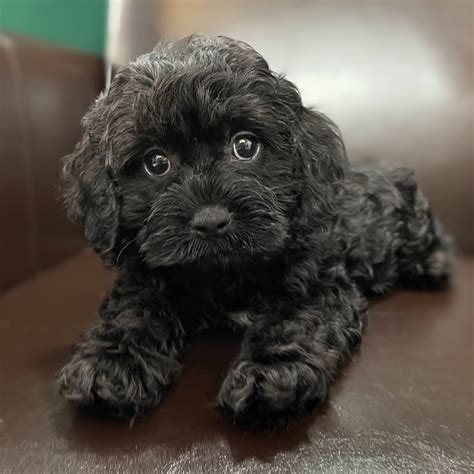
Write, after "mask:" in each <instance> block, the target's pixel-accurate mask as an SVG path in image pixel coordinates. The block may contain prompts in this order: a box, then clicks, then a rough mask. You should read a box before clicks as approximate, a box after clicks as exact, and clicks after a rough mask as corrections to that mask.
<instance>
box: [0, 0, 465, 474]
mask: <svg viewBox="0 0 474 474" xmlns="http://www.w3.org/2000/svg"><path fill="white" fill-rule="evenodd" d="M400 3H404V4H405V2H400ZM452 3H455V4H456V7H455V8H454V7H453V8H452V9H451V10H450V9H449V8H444V7H443V8H442V7H441V6H440V7H439V8H440V10H439V12H438V13H436V11H435V10H434V9H433V7H432V5H433V4H434V2H426V3H422V2H418V3H417V5H418V9H417V10H416V11H413V10H410V9H409V8H405V9H403V8H400V9H399V12H398V13H399V14H398V16H397V18H398V20H397V21H399V22H400V27H403V28H405V30H404V31H405V33H406V38H407V42H406V44H405V45H404V48H406V49H407V51H408V50H410V47H411V46H413V48H411V50H410V54H411V55H412V56H413V55H414V56H415V60H416V61H417V63H418V64H419V71H418V70H417V71H416V73H417V74H420V75H422V74H425V77H426V78H428V79H427V81H428V82H427V84H428V85H427V87H428V86H429V84H438V85H439V84H441V85H442V88H441V89H439V88H438V89H437V90H438V91H439V90H441V91H442V95H440V96H439V97H438V99H439V100H438V102H437V103H436V107H435V108H434V109H430V110H429V111H428V112H427V109H426V108H424V107H423V106H422V98H420V96H423V97H425V98H426V94H421V92H420V94H417V93H416V92H417V91H416V90H411V91H410V84H409V83H405V84H404V87H405V88H406V89H405V90H408V91H410V92H412V93H411V94H408V95H405V98H407V97H410V100H405V101H404V102H403V103H400V99H399V97H398V96H397V94H395V93H394V92H393V89H392V87H393V83H390V84H392V85H391V86H390V87H389V86H388V85H387V86H386V87H385V86H383V87H382V88H380V83H379V87H378V89H376V90H378V91H381V90H382V91H383V92H384V96H383V101H382V99H381V98H380V97H375V96H374V97H373V101H372V102H371V103H367V107H366V108H365V109H364V110H365V112H363V111H361V110H357V111H354V110H350V108H351V106H352V105H351V103H348V104H347V108H348V109H349V110H348V111H347V115H346V116H344V117H343V124H341V125H343V131H344V132H345V133H346V135H347V136H348V148H349V153H350V154H351V158H352V159H353V160H355V161H357V160H362V159H364V158H366V157H367V156H368V155H370V156H380V155H382V156H383V157H384V158H385V159H388V160H389V161H391V162H399V163H402V164H405V165H410V166H412V167H414V168H415V169H416V170H417V173H418V176H419V180H420V182H421V184H422V186H423V187H424V189H425V190H426V193H427V195H428V197H429V198H430V199H431V201H432V202H433V207H434V209H435V211H436V212H437V213H438V214H439V215H440V216H441V218H442V219H443V220H444V221H445V222H446V224H447V227H448V228H449V229H450V230H451V231H452V232H453V234H454V235H455V237H456V239H457V242H458V257H457V260H456V269H455V277H454V281H453V285H452V289H451V290H449V291H444V292H437V293H422V292H415V291H395V292H393V293H391V294H390V295H389V296H387V297H384V298H380V299H377V300H375V301H373V303H372V306H371V309H370V319H369V327H368V329H367V332H366V335H365V339H364V341H363V344H362V346H361V347H360V348H359V350H357V352H356V353H355V355H354V357H353V360H352V362H351V363H349V364H348V365H347V366H346V367H345V368H344V369H343V370H342V371H341V374H340V377H339V379H338V380H337V382H336V384H335V385H334V386H333V388H332V390H331V394H330V397H329V399H328V400H327V402H326V403H325V404H324V405H323V406H322V407H320V408H319V409H318V410H317V411H316V412H315V413H314V414H312V415H311V416H308V417H306V418H304V419H302V420H300V421H298V422H296V423H295V424H293V425H291V426H290V427H289V428H288V430H287V431H283V432H275V433H261V434H258V433H244V432H240V431H239V430H237V429H235V428H234V427H233V426H232V425H231V424H230V423H229V422H228V421H227V420H223V419H221V418H219V417H218V416H217V415H216V414H215V413H214V411H213V410H212V408H211V404H212V398H213V396H214V394H215V393H216V391H217V388H218V385H219V381H220V380H221V379H222V376H223V374H224V373H225V370H226V368H227V366H228V364H229V362H230V360H231V359H232V357H233V356H234V355H235V354H236V351H237V349H238V344H239V338H238V337H234V336H230V335H222V334H209V335H205V336H203V337H202V339H201V340H200V341H198V342H197V343H196V345H195V346H194V348H193V349H191V350H190V351H189V352H188V353H187V354H186V355H185V356H184V360H183V363H184V371H183V374H182V377H181V378H180V380H179V382H178V383H177V384H176V386H175V387H173V388H172V389H171V390H170V392H169V394H168V395H167V397H166V398H165V399H164V400H163V402H162V404H161V406H160V407H158V408H157V409H155V410H153V411H152V412H151V413H150V414H149V415H148V416H147V417H145V418H143V419H140V420H137V421H136V422H135V424H133V425H129V424H127V423H122V422H115V421H110V420H104V419H98V418H96V417H94V416H92V415H91V414H89V413H86V412H84V411H82V410H78V409H76V408H74V407H72V406H70V405H68V404H66V403H65V402H64V401H63V400H61V399H60V397H59V396H58V394H57V392H56V389H55V386H54V382H53V379H54V374H55V372H56V371H57V369H58V368H59V367H60V365H61V364H62V363H63V361H64V360H65V359H66V357H67V355H68V351H69V347H70V346H71V344H73V343H74V342H75V341H77V339H78V337H79V334H80V333H81V332H83V331H84V330H85V329H86V328H87V327H89V326H90V324H92V322H93V321H94V319H95V317H96V316H95V313H96V308H97V305H98V304H99V301H100V299H101V297H102V296H103V294H104V293H105V291H106V290H107V288H108V287H110V284H111V281H112V278H113V275H111V274H110V273H109V272H106V271H105V270H104V269H103V267H102V265H101V263H100V262H99V261H98V259H97V257H95V256H94V255H93V253H92V252H91V250H89V249H87V248H86V249H83V250H81V251H80V252H79V253H77V254H76V255H75V256H73V257H71V258H67V259H64V260H63V261H62V263H60V264H59V265H56V266H54V267H52V268H49V269H44V267H45V266H47V265H48V264H51V263H53V262H57V261H58V260H59V259H61V258H63V257H64V255H67V254H69V253H71V252H73V251H74V249H77V248H78V247H80V246H82V241H81V240H80V239H79V237H78V235H79V234H78V230H77V229H74V228H71V227H69V226H67V224H66V223H65V221H64V220H63V219H62V217H60V216H62V214H61V211H60V209H59V206H58V205H57V203H56V202H55V201H54V197H53V195H54V191H53V189H54V183H55V180H56V175H57V170H58V161H57V160H58V158H59V156H60V155H62V154H63V153H65V152H67V151H68V150H69V149H71V148H72V146H73V143H74V140H75V138H76V137H77V133H78V128H77V127H78V122H79V118H80V116H81V115H82V113H83V112H84V110H85V108H86V107H87V104H88V103H89V102H90V101H91V100H92V98H93V96H94V95H95V94H96V93H97V91H98V90H99V89H100V87H101V85H102V83H101V80H102V75H101V65H100V64H99V62H98V60H96V59H94V58H89V57H86V56H82V55H77V54H76V53H72V52H67V51H61V50H58V49H56V48H52V47H46V46H44V45H38V44H35V43H31V42H29V41H26V40H23V39H20V38H15V37H11V36H4V35H2V36H0V78H1V80H2V87H1V94H2V105H1V108H0V121H1V122H0V124H1V137H2V142H1V145H0V146H1V148H0V153H1V155H0V167H1V173H0V184H1V188H0V191H1V192H2V195H1V199H0V206H2V207H1V210H2V219H1V226H2V228H1V231H2V234H1V239H2V240H1V248H0V252H1V263H2V267H1V268H0V276H1V281H2V285H3V286H4V287H5V286H6V285H7V284H11V283H14V282H16V283H17V285H16V286H15V287H13V288H10V289H8V290H5V291H4V292H3V294H2V295H1V296H0V471H1V472H15V473H16V472H35V473H36V472H41V473H43V472H61V473H62V472H193V473H194V472H206V473H207V472H212V473H214V472H215V473H220V472H282V473H283V472H295V473H296V472H297V473H300V472H301V473H302V472H472V471H473V470H474V452H473V442H474V433H473V420H472V417H473V413H472V412H473V403H474V394H473V374H474V371H473V364H474V344H473V311H472V307H473V297H472V290H473V285H472V283H473V282H472V279H473V270H474V258H473V256H472V251H473V249H474V242H473V231H472V203H473V202H474V200H473V191H472V159H473V153H474V150H473V147H474V143H473V137H472V135H473V118H474V112H473V108H472V105H473V102H472V101H473V97H474V85H473V78H472V67H473V62H474V53H473V46H472V36H471V35H472V33H473V23H472V15H471V16H470V14H471V13H472V10H471V7H470V4H469V2H464V3H463V2H452ZM384 5H385V4H383V3H380V4H379V3H377V4H376V5H372V6H373V9H374V10H376V12H377V15H378V16H379V17H380V18H381V20H380V21H382V20H384V21H390V18H392V14H393V12H392V11H388V10H389V9H388V7H384ZM423 5H425V6H424V7H423ZM460 6H461V7H462V8H461V7H460ZM351 8H352V7H351ZM423 8H425V10H423ZM349 11H351V12H352V11H353V10H351V9H350V8H349ZM322 12H323V13H325V15H326V16H324V15H323V18H324V21H328V18H327V14H328V13H327V9H323V10H322ZM384 15H385V16H386V17H384ZM350 18H351V16H350V15H349V14H348V15H347V16H346V17H345V20H346V21H348V22H349V23H350ZM359 20H360V18H359ZM315 21H317V20H315ZM372 21H373V17H370V15H369V16H368V17H367V22H369V24H370V25H372V23H370V22H372ZM371 31H372V34H373V35H375V34H376V33H374V30H373V28H372V30H371ZM377 31H378V32H379V33H380V38H378V40H379V46H380V47H377V48H372V49H368V51H367V55H366V56H365V58H364V61H365V62H366V63H371V62H372V63H377V61H381V60H382V58H381V57H380V54H383V55H391V54H394V53H395V52H394V51H393V50H391V49H390V48H391V47H393V42H387V41H386V39H385V36H384V29H383V28H380V29H379V30H377ZM420 37H422V38H423V42H422V44H423V45H424V48H420V47H419V44H418V43H417V47H415V45H411V43H410V41H415V39H417V40H418V39H419V38H420ZM372 39H374V38H372ZM334 47H337V45H334ZM328 48H331V45H326V47H325V49H324V54H328ZM314 54H320V53H318V50H315V53H314ZM321 54H322V53H321ZM397 54H399V55H400V51H397ZM400 57H401V58H402V57H403V54H401V55H400ZM427 57H429V58H433V57H435V58H436V61H435V63H436V68H431V69H430V68H429V65H430V64H431V63H430V61H427V59H426V58H427ZM412 59H413V58H412ZM348 64H349V69H350V68H357V61H354V60H352V61H348ZM403 67H404V62H403V60H402V59H401V60H400V68H403ZM423 68H428V69H423ZM349 72H351V71H349ZM352 72H354V71H352ZM387 74H388V73H387ZM387 74H386V73H385V72H384V70H383V69H382V70H381V71H379V74H378V75H377V77H376V78H374V80H377V81H380V80H384V79H385V80H387V81H388V80H389V79H390V78H389V77H387ZM430 81H431V82H430ZM388 83H389V81H388V82H387V84H388ZM425 92H426V91H425ZM336 96H337V94H336ZM378 102H383V105H384V106H383V107H378V106H377V104H378ZM390 105H392V107H390ZM425 105H426V104H425ZM341 110H344V107H341ZM394 110H395V112H394ZM353 112H357V113H353ZM372 113H375V114H376V115H377V121H378V122H379V125H380V127H383V130H384V140H380V134H378V135H377V133H375V132H374V129H373V128H371V127H374V126H375V124H374V122H373V121H371V120H370V114H372ZM366 115H367V116H369V118H367V116H366ZM350 117H353V118H352V119H351V118H350ZM404 124H406V125H405V126H404ZM369 125H370V126H369ZM380 127H379V129H378V130H379V131H380ZM420 137H422V138H423V139H420ZM78 239H79V240H78ZM38 271H39V273H38ZM34 272H36V275H35V276H33V277H32V278H29V279H27V280H25V281H23V282H21V283H18V282H19V280H20V279H21V278H24V277H25V276H28V275H31V274H32V273H34Z"/></svg>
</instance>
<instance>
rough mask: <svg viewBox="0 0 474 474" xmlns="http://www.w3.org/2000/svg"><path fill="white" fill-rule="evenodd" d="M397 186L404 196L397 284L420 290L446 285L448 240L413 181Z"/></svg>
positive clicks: (449, 262) (450, 253) (449, 269)
mask: <svg viewBox="0 0 474 474" xmlns="http://www.w3.org/2000/svg"><path fill="white" fill-rule="evenodd" d="M410 178H411V179H408V180H407V181H405V182H403V183H397V184H398V188H399V189H400V190H401V192H402V194H403V195H404V197H405V200H406V203H407V208H406V209H405V212H404V214H405V216H404V217H405V229H404V230H405V232H404V234H405V239H406V241H405V244H404V245H403V246H402V247H401V248H400V249H399V255H398V259H399V268H400V272H399V283H400V285H401V286H405V287H411V288H419V289H438V288H444V287H446V286H448V284H449V279H450V276H451V273H452V261H453V245H452V239H451V237H450V236H449V235H448V234H446V232H445V231H444V230H443V228H442V226H441V224H440V223H439V221H438V220H437V219H436V218H435V217H434V216H433V214H432V212H431V209H430V207H429V204H428V201H427V199H426V198H425V196H424V195H423V194H422V192H421V191H420V189H419V188H418V186H417V184H416V181H415V178H414V177H413V176H410Z"/></svg>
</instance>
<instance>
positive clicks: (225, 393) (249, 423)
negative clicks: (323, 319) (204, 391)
mask: <svg viewBox="0 0 474 474" xmlns="http://www.w3.org/2000/svg"><path fill="white" fill-rule="evenodd" d="M327 386H328V377H327V376H325V374H324V373H322V372H320V371H318V370H317V369H316V368H314V367H311V366H310V365H308V364H306V363H305V362H300V361H293V362H282V363H278V362H276V363H275V364H271V365H270V364H259V363H256V362H252V361H239V362H238V363H237V364H235V365H234V366H233V367H232V368H231V370H230V371H229V373H228V374H227V376H226V378H225V380H224V382H223V384H222V387H221V389H220V391H219V394H218V396H217V401H216V402H217V407H218V408H219V409H220V410H221V411H222V412H223V413H224V414H225V415H227V416H230V417H231V418H232V419H233V420H234V422H235V423H236V424H237V425H239V426H241V427H243V428H250V429H275V428H281V427H284V426H286V425H287V423H288V421H289V420H290V419H292V418H295V417H297V416H300V415H302V414H305V413H307V412H309V411H310V410H311V409H313V408H314V407H315V406H316V405H317V404H318V403H320V402H322V401H323V400H324V399H325V398H326V394H327Z"/></svg>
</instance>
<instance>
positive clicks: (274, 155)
mask: <svg viewBox="0 0 474 474" xmlns="http://www.w3.org/2000/svg"><path fill="white" fill-rule="evenodd" d="M83 128H84V133H83V137H82V139H81V141H80V142H79V144H78V145H77V147H76V149H75V151H74V152H73V153H72V154H71V155H69V156H67V157H66V158H65V159H64V170H63V187H64V195H65V200H66V205H67V208H68V210H69V213H70V216H71V217H72V218H73V219H75V220H79V221H80V222H81V223H83V225H84V227H85V233H86V236H87V237H88V239H89V240H90V242H91V244H92V246H93V247H94V249H95V250H96V251H97V252H98V253H99V255H100V256H101V257H102V259H103V260H104V262H105V264H106V265H108V266H109V267H117V268H118V277H117V281H116V283H115V287H114V288H113V290H112V291H111V292H110V294H109V295H108V296H107V297H106V299H105V301H104V302H103V304H102V305H101V308H100V311H99V312H100V320H99V323H98V324H97V326H96V327H94V328H93V329H92V330H91V331H89V332H88V333H87V334H85V335H84V337H83V339H82V341H81V342H80V343H79V344H78V345H77V346H76V347H75V349H74V351H73V354H72V357H71V359H70V360H69V362H68V363H67V364H66V365H65V366H64V367H63V368H62V370H61V371H60V373H59V375H58V382H59V386H60V390H61V392H62V394H63V395H64V396H65V397H66V398H67V399H69V400H72V401H74V402H78V403H80V404H85V405H94V406H99V407H101V408H103V409H106V410H107V411H108V412H110V413H113V414H117V415H120V416H134V415H136V414H140V413H141V412H143V411H144V410H145V409H147V408H149V407H152V406H154V405H156V404H157V403H158V402H159V401H160V398H161V396H162V394H163V392H164V390H165V389H166V387H167V386H169V384H170V383H172V381H173V380H174V379H175V377H176V376H177V375H178V373H179V371H180V363H179V362H178V360H179V356H180V351H181V349H182V347H183V345H184V344H185V342H186V341H187V340H188V339H189V338H190V337H192V336H193V335H194V334H195V333H196V332H198V331H200V330H202V329H203V328H206V327H210V326H223V325H224V326H225V325H231V326H233V327H241V328H243V329H245V334H244V340H243V344H242V349H241V351H240V354H239V355H238V357H237V359H236V360H235V361H234V363H233V364H232V367H231V368H230V370H229V373H228V374H227V376H226V378H225V380H224V381H223V384H222V387H221V389H220V391H219V393H218V396H217V401H216V404H217V406H218V407H219V408H220V409H221V410H222V411H223V412H224V413H226V414H228V415H230V416H231V417H232V418H233V419H234V421H235V422H236V423H238V424H242V425H244V426H257V427H274V426H280V425H282V424H284V423H286V422H287V420H288V419H289V418H291V417H293V416H295V415H301V414H303V413H305V412H307V411H308V410H310V409H311V408H313V407H314V406H315V405H317V404H318V403H319V402H321V401H322V400H324V399H325V397H326V395H327V392H328V388H329V385H330V383H331V380H332V379H333V378H334V376H335V373H336V371H337V368H338V366H339V365H340V364H341V363H342V362H344V361H345V360H347V359H348V358H349V357H350V353H351V349H352V348H353V347H354V346H355V345H356V344H357V343H358V342H359V340H360V338H361V334H362V331H363V328H364V325H365V322H366V306H367V304H366V299H365V296H364V295H368V294H379V293H382V292H385V291H386V290H388V289H389V288H391V287H393V286H394V285H400V284H401V285H408V286H420V287H429V288H431V287H437V286H440V285H443V284H444V283H445V282H446V280H447V278H448V276H449V272H450V258H449V256H450V252H449V245H448V242H449V240H448V239H447V237H446V236H445V235H444V233H443V231H442V230H441V227H440V225H439V223H438V222H437V221H436V220H435V219H434V218H433V216H432V214H431V212H430V208H429V206H428V203H427V201H426V199H425V198H424V196H423V195H422V194H421V192H420V191H419V189H418V187H417V184H416V181H415V179H414V177H413V174H412V173H411V172H409V171H407V170H404V169H364V168H351V167H350V166H349V163H348V161H347V158H346V153H345V149H344V145H343V142H342V139H341V136H340V133H339V131H338V129H337V128H336V126H335V125H334V124H333V123H332V122H331V121H330V120H329V119H328V118H327V117H325V116H324V115H322V114H320V113H318V112H316V111H313V110H310V109H308V108H306V107H304V106H303V105H302V103H301V99H300V96H299V93H298V91H297V89H296V87H295V86H294V85H293V84H291V83H290V82H289V81H288V80H286V79H285V78H284V77H282V76H280V75H278V74H275V73H274V72H272V71H271V70H270V69H269V67H268V65H267V63H266V61H265V60H264V59H263V58H262V57H261V56H260V55H259V54H258V53H257V52H255V51H254V50H253V49H252V48H251V47H250V46H248V45H247V44H245V43H242V42H238V41H234V40H231V39H229V38H224V37H204V36H197V35H193V36H190V37H187V38H183V39H180V40H174V41H165V42H162V43H160V44H159V45H158V46H157V48H156V49H155V50H154V51H153V52H151V53H149V54H145V55H143V56H141V57H140V58H138V59H137V60H136V61H134V62H132V63H130V64H128V65H127V66H125V67H123V68H121V69H120V70H119V72H118V73H117V75H116V76H115V78H114V80H113V82H112V85H111V87H110V90H109V91H108V92H107V93H105V94H102V95H101V96H100V97H99V98H98V99H97V101H96V102H95V104H94V105H93V106H92V107H91V109H90V111H89V112H88V113H87V115H86V116H85V117H84V120H83ZM241 130H246V131H251V132H252V133H254V134H255V135H256V136H257V137H258V138H259V140H260V141H261V143H262V151H261V153H260V155H259V156H258V157H257V158H256V159H255V160H254V161H252V162H239V161H236V160H234V159H232V156H231V146H230V139H231V137H232V136H233V135H234V133H236V132H238V131H241ZM154 147H159V149H160V150H164V153H166V154H167V156H168V157H169V158H170V160H171V162H172V169H171V172H170V173H169V174H168V175H166V176H165V177H163V178H156V177H152V176H150V175H149V174H148V173H146V172H145V170H144V167H143V159H144V156H146V154H147V150H149V149H150V148H154ZM206 206H207V207H208V208H209V209H213V208H215V206H220V208H225V209H226V210H227V211H228V212H229V215H231V217H232V220H231V223H230V225H229V226H228V227H227V229H226V232H225V233H224V234H223V235H221V236H220V237H219V238H202V236H197V235H196V233H195V232H192V229H191V222H192V220H193V217H194V216H195V215H196V213H197V212H198V211H199V210H201V209H202V208H204V207H206ZM209 212H210V211H209Z"/></svg>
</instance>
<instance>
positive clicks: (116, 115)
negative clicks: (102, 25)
mask: <svg viewBox="0 0 474 474" xmlns="http://www.w3.org/2000/svg"><path fill="white" fill-rule="evenodd" d="M345 168H346V157H345V152H344V147H343V145H342V142H341V140H340V138H339V135H338V133H337V130H336V129H335V127H334V126H333V124H332V123H331V122H330V121H329V120H328V119H327V118H325V117H324V116H322V115H321V114H317V113H315V112H313V111H310V110H308V109H306V108H305V107H303V105H302V103H301V99H300V96H299V93H298V91H297V89H296V87H295V86H294V85H293V84H291V83H290V82H289V81H287V80H286V79H284V78H283V77H281V76H279V75H277V74H275V73H273V72H272V71H271V70H270V69H269V67H268V65H267V63H266V61H265V60H264V59H263V58H262V57H261V56H260V55H259V54H258V53H257V52H256V51H254V50H253V49H252V48H251V47H250V46H248V45H247V44H245V43H242V42H238V41H234V40H231V39H229V38H224V37H202V36H191V37H187V38H184V39H180V40H175V41H168V42H163V43H160V44H159V45H158V46H157V48H156V49H155V50H154V51H153V52H151V53H149V54H145V55H143V56H141V57H140V58H138V59H137V60H136V61H134V62H132V63H130V64H129V65H127V66H125V67H123V68H122V69H120V70H119V71H118V73H117V75H116V76H115V78H114V80H113V82H112V84H111V86H110V89H109V90H108V92H107V93H106V94H103V95H101V96H100V97H99V98H98V99H97V101H96V102H95V104H94V105H93V106H92V107H91V109H90V110H89V112H88V113H87V114H86V116H85V117H84V119H83V136H82V139H81V140H80V142H79V143H78V145H77V146H76V149H75V150H74V152H73V153H72V154H70V155H68V156H67V157H65V159H64V168H63V187H64V193H65V200H66V205H67V207H68V210H69V214H70V216H71V217H72V218H73V219H76V220H79V221H80V222H82V223H83V225H84V227H85V233H86V236H87V238H88V239H89V240H90V242H91V244H92V246H93V247H94V249H95V250H96V251H97V252H98V253H99V254H100V255H101V257H102V258H103V260H104V261H105V263H106V264H107V265H108V266H114V265H117V264H118V262H119V261H120V259H121V258H127V256H129V255H133V256H134V257H137V256H138V257H139V258H141V259H142V260H143V261H145V262H146V263H147V264H148V265H149V266H150V267H152V268H156V267H161V266H170V265H188V264H193V265H203V266H212V265H218V266H225V265H232V264H234V263H236V264H238V263H240V262H242V261H245V260H247V259H258V258H268V257H270V256H271V255H272V254H274V253H277V252H279V251H281V250H282V249H284V248H285V246H286V245H289V243H290V242H292V241H293V242H294V240H295V239H298V237H301V234H304V233H308V232H312V233H314V232H315V231H316V230H317V228H318V227H321V228H322V227H324V226H325V225H327V219H328V215H330V213H331V211H330V209H331V200H332V190H333V187H334V186H333V184H334V183H337V182H338V181H340V179H341V178H342V177H343V176H344V172H345ZM300 240H304V236H303V239H301V238H300Z"/></svg>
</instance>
